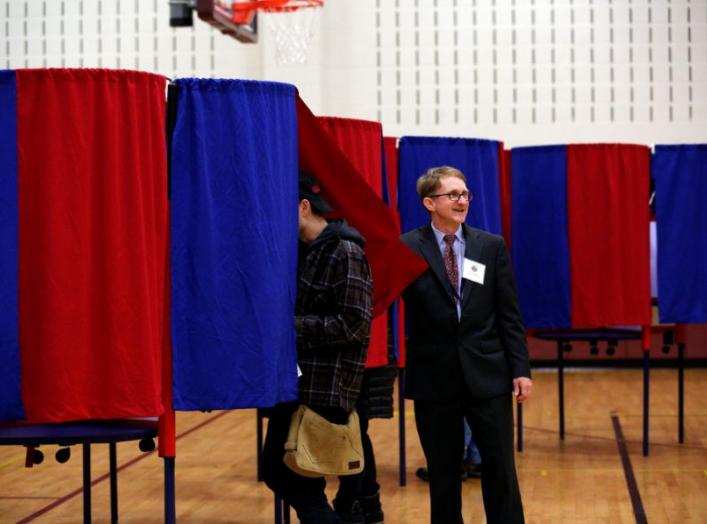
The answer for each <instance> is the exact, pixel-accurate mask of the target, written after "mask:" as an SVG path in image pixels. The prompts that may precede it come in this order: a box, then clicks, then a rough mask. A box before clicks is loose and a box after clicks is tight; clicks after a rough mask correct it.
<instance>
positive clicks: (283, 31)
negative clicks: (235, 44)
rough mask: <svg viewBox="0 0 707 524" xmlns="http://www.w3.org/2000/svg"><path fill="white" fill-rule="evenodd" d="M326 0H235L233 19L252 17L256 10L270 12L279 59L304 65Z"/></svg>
mask: <svg viewBox="0 0 707 524" xmlns="http://www.w3.org/2000/svg"><path fill="white" fill-rule="evenodd" d="M323 5H324V0H255V1H247V2H236V1H234V2H233V4H232V5H231V8H232V13H233V16H232V18H233V21H234V22H236V21H237V20H243V21H245V20H248V19H252V17H253V15H254V14H255V12H256V11H262V12H265V13H269V14H271V15H273V16H268V25H269V26H270V30H271V31H272V33H273V36H274V37H275V62H276V63H278V64H280V65H283V64H303V63H305V62H306V61H307V54H308V51H309V44H310V43H311V42H312V37H313V36H314V32H313V30H312V28H313V26H314V20H315V18H317V16H318V14H319V11H320V10H319V9H317V8H320V7H322V6H323Z"/></svg>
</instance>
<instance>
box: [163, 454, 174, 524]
mask: <svg viewBox="0 0 707 524" xmlns="http://www.w3.org/2000/svg"><path fill="white" fill-rule="evenodd" d="M164 521H165V524H174V523H175V522H176V509H175V495H174V457H165V458H164Z"/></svg>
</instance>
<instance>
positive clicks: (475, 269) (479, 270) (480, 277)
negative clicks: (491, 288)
mask: <svg viewBox="0 0 707 524" xmlns="http://www.w3.org/2000/svg"><path fill="white" fill-rule="evenodd" d="M485 274H486V265H485V264H482V263H481V262H476V261H475V260H470V259H468V258H465V259H464V271H463V273H462V278H465V279H467V280H471V281H472V282H476V283H477V284H481V285H482V286H483V285H484V275H485Z"/></svg>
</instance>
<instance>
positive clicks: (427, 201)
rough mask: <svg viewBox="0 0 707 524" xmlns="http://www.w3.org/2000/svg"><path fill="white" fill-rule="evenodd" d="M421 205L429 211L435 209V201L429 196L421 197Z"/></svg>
mask: <svg viewBox="0 0 707 524" xmlns="http://www.w3.org/2000/svg"><path fill="white" fill-rule="evenodd" d="M422 205H423V206H425V209H426V210H427V211H429V212H430V213H432V211H434V210H435V203H434V201H433V200H432V199H431V198H430V197H425V198H423V199H422Z"/></svg>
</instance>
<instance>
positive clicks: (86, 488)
mask: <svg viewBox="0 0 707 524" xmlns="http://www.w3.org/2000/svg"><path fill="white" fill-rule="evenodd" d="M83 521H84V524H88V523H90V522H91V444H83Z"/></svg>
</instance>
